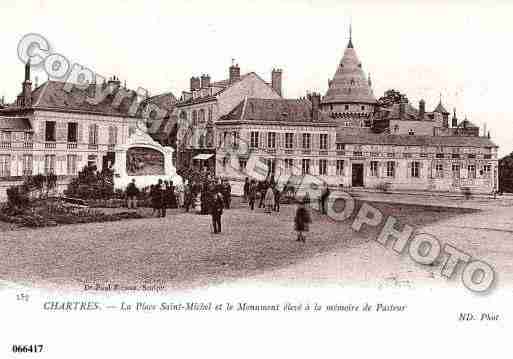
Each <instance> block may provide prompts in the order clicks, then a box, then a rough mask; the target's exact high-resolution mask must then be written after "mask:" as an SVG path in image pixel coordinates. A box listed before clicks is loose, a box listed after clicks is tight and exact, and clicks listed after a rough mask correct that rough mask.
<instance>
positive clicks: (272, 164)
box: [266, 158, 276, 175]
mask: <svg viewBox="0 0 513 359" xmlns="http://www.w3.org/2000/svg"><path fill="white" fill-rule="evenodd" d="M266 164H267V173H268V174H269V175H274V174H275V173H276V160H275V159H274V158H268V159H267V160H266Z"/></svg>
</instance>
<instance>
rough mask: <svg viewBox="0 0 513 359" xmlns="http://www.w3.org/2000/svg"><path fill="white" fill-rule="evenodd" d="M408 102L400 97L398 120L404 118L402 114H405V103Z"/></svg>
mask: <svg viewBox="0 0 513 359" xmlns="http://www.w3.org/2000/svg"><path fill="white" fill-rule="evenodd" d="M407 102H408V101H407V100H405V99H404V97H402V98H401V99H400V100H399V118H400V119H402V118H404V114H405V113H406V103H407Z"/></svg>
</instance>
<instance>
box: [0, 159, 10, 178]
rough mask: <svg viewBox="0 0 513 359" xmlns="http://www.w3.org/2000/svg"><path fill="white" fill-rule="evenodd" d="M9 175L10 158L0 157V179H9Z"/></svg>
mask: <svg viewBox="0 0 513 359" xmlns="http://www.w3.org/2000/svg"><path fill="white" fill-rule="evenodd" d="M10 175H11V156H10V155H0V177H9V176H10Z"/></svg>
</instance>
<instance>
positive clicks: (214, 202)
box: [210, 186, 224, 233]
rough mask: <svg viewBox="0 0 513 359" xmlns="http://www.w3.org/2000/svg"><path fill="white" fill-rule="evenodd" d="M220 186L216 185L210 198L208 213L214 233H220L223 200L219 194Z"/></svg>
mask: <svg viewBox="0 0 513 359" xmlns="http://www.w3.org/2000/svg"><path fill="white" fill-rule="evenodd" d="M221 189H222V188H221V187H220V186H216V187H215V189H214V194H213V195H212V198H211V203H210V211H211V212H210V213H211V214H212V226H213V227H214V233H221V216H222V214H223V207H224V200H223V195H222V194H221Z"/></svg>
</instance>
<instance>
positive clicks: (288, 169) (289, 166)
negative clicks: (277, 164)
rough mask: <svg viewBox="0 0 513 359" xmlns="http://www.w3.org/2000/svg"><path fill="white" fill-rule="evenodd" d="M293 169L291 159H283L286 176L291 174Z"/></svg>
mask: <svg viewBox="0 0 513 359" xmlns="http://www.w3.org/2000/svg"><path fill="white" fill-rule="evenodd" d="M293 167H294V160H293V159H292V158H285V171H286V172H287V173H288V174H292V168H293Z"/></svg>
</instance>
